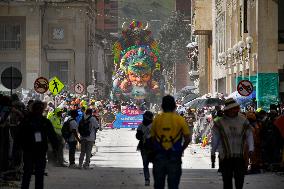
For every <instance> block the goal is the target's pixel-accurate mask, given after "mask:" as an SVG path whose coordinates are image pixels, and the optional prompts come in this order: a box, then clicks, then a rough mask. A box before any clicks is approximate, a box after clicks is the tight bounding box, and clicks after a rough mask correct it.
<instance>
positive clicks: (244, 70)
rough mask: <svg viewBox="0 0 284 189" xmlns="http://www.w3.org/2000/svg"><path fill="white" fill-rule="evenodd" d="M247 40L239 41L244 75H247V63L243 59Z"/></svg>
mask: <svg viewBox="0 0 284 189" xmlns="http://www.w3.org/2000/svg"><path fill="white" fill-rule="evenodd" d="M245 46H246V44H245V42H244V41H239V43H238V48H239V55H240V64H242V68H243V69H242V77H243V78H244V77H245V72H246V65H245V63H244V60H243V56H244V50H245Z"/></svg>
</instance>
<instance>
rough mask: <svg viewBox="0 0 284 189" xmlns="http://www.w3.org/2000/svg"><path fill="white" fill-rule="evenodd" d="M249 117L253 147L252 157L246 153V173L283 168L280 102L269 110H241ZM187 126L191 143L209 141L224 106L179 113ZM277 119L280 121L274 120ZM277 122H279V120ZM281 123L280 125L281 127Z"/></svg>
mask: <svg viewBox="0 0 284 189" xmlns="http://www.w3.org/2000/svg"><path fill="white" fill-rule="evenodd" d="M240 112H241V113H242V114H243V115H244V116H245V117H246V119H248V121H249V123H250V126H251V128H252V132H253V139H254V145H255V150H254V153H253V156H252V157H251V159H248V157H247V154H246V161H247V162H246V165H247V167H248V173H260V172H261V171H262V170H278V169H283V167H284V149H283V144H284V139H283V137H284V136H283V133H281V132H283V131H281V127H284V126H283V123H282V121H283V117H284V111H283V109H282V108H281V106H279V105H273V104H272V105H271V106H270V110H269V111H265V110H263V109H261V108H259V109H255V108H253V107H252V106H248V107H246V108H244V109H240ZM180 115H182V116H183V117H184V118H185V119H186V121H187V123H188V125H189V127H190V128H192V130H193V132H192V135H193V136H192V142H193V143H202V144H203V146H204V143H205V144H209V143H210V142H211V139H212V128H213V126H214V123H215V122H216V120H218V119H219V118H222V117H223V115H224V106H215V107H202V108H200V109H191V108H190V107H187V109H186V111H183V112H180ZM277 120H282V121H281V123H279V124H278V123H277ZM278 122H279V121H278ZM281 125H282V126H281Z"/></svg>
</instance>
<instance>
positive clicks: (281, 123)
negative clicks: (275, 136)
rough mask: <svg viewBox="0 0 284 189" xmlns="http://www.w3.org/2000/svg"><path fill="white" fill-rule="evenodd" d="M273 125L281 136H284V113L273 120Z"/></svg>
mask: <svg viewBox="0 0 284 189" xmlns="http://www.w3.org/2000/svg"><path fill="white" fill-rule="evenodd" d="M274 125H276V127H277V128H278V129H279V131H280V133H281V136H282V138H284V115H281V116H279V117H278V118H277V119H276V120H275V121H274Z"/></svg>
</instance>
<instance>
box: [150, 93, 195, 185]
mask: <svg viewBox="0 0 284 189" xmlns="http://www.w3.org/2000/svg"><path fill="white" fill-rule="evenodd" d="M162 109H163V112H162V113H161V114H159V115H157V116H156V117H155V119H154V121H153V124H152V128H151V131H150V132H151V138H152V141H153V148H154V150H155V158H154V160H153V176H154V188H155V189H164V188H165V180H166V177H168V178H167V180H168V188H169V189H178V187H179V182H180V177H181V174H182V171H181V163H182V160H181V157H182V154H183V152H184V150H185V149H186V148H187V146H188V144H189V143H190V131H189V128H188V125H187V123H186V121H185V119H184V118H183V117H182V116H180V115H178V114H177V113H176V112H175V110H176V102H175V99H174V97H172V96H170V95H167V96H164V97H163V100H162Z"/></svg>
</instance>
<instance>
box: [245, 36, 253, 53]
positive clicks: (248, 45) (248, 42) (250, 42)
mask: <svg viewBox="0 0 284 189" xmlns="http://www.w3.org/2000/svg"><path fill="white" fill-rule="evenodd" d="M246 43H247V49H248V50H249V53H251V45H252V43H253V38H252V37H251V36H248V37H247V38H246Z"/></svg>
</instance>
